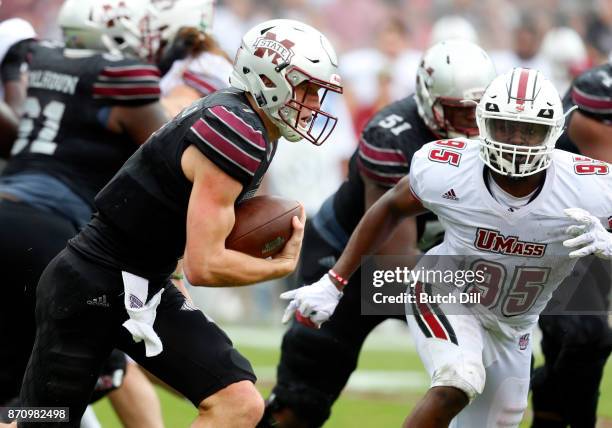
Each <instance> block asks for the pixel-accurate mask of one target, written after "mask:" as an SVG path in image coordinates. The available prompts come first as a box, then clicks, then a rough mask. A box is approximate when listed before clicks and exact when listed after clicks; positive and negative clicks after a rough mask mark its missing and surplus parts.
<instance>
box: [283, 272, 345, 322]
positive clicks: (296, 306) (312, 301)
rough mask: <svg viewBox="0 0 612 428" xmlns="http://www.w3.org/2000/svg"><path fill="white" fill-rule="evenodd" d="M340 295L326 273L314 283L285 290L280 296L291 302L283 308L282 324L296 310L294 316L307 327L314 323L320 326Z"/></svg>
mask: <svg viewBox="0 0 612 428" xmlns="http://www.w3.org/2000/svg"><path fill="white" fill-rule="evenodd" d="M341 297H342V292H341V291H339V290H338V288H336V286H335V285H334V283H333V282H332V281H331V279H330V277H329V275H328V274H325V275H323V277H322V278H321V279H320V280H318V281H317V282H315V283H314V284H311V285H305V286H303V287H300V288H296V289H294V290H290V291H286V292H284V293H283V294H281V295H280V298H281V299H285V300H291V302H289V305H288V306H287V309H285V314H284V315H283V324H285V323H286V322H288V321H289V320H290V319H291V318H292V317H293V314H294V313H295V311H296V310H297V313H296V318H297V320H298V321H299V322H301V323H302V324H304V325H308V326H309V327H313V325H312V324H314V327H316V328H320V327H321V324H323V323H324V322H325V321H327V320H328V319H329V317H331V316H332V314H333V313H334V310H335V309H336V306H337V305H338V302H339V301H340V298H341ZM304 318H305V319H304ZM309 320H310V321H311V323H309V322H308V321H309Z"/></svg>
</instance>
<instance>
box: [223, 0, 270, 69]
mask: <svg viewBox="0 0 612 428" xmlns="http://www.w3.org/2000/svg"><path fill="white" fill-rule="evenodd" d="M265 3H266V2H262V1H261V0H256V1H253V0H224V1H223V3H221V4H219V6H218V7H217V8H216V9H215V20H214V23H213V29H212V33H213V34H214V35H215V37H216V39H217V41H218V42H219V45H220V46H221V48H222V49H223V50H224V51H225V52H227V54H228V55H229V56H230V57H231V58H232V59H233V58H234V55H235V54H236V51H237V50H238V48H239V47H240V40H241V39H242V35H243V34H244V33H246V32H247V30H248V29H249V28H251V27H252V26H253V25H255V24H257V23H258V22H262V21H265V20H266V19H270V17H271V13H270V11H269V9H268V8H267V5H266V4H265Z"/></svg>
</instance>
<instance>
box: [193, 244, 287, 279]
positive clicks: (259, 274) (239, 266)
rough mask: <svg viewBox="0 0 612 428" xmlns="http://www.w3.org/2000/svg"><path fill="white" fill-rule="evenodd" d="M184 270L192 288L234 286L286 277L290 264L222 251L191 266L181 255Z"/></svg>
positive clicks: (284, 261)
mask: <svg viewBox="0 0 612 428" xmlns="http://www.w3.org/2000/svg"><path fill="white" fill-rule="evenodd" d="M184 269H185V274H186V275H187V279H188V280H189V282H190V283H191V284H192V285H197V286H203V287H237V286H241V285H249V284H254V283H257V282H261V281H268V280H271V279H275V278H281V277H283V276H286V275H288V274H290V273H291V272H292V271H293V269H294V265H293V264H292V263H291V262H289V261H287V260H283V259H272V260H266V259H260V258H257V257H251V256H249V255H247V254H244V253H240V252H238V251H233V250H228V249H225V250H223V251H221V252H219V253H218V254H216V255H215V256H214V257H210V259H209V260H207V261H205V262H199V263H198V264H197V265H195V266H194V263H191V261H190V260H189V258H188V255H185V260H184Z"/></svg>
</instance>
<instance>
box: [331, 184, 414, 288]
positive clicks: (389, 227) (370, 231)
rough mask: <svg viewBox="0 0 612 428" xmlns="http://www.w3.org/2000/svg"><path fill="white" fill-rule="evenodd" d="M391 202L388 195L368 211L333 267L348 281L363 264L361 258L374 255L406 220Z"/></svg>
mask: <svg viewBox="0 0 612 428" xmlns="http://www.w3.org/2000/svg"><path fill="white" fill-rule="evenodd" d="M391 202H392V201H391V200H390V195H389V194H386V195H385V196H383V197H382V198H380V199H379V200H378V201H377V202H376V203H375V204H374V205H372V207H371V208H370V209H369V210H368V211H366V213H365V215H364V216H363V218H362V219H361V221H360V222H359V224H358V225H357V227H356V228H355V231H354V232H353V234H352V235H351V238H350V239H349V242H348V244H347V246H346V248H345V249H344V251H343V252H342V255H341V256H340V258H339V259H338V262H337V263H336V264H335V266H334V267H333V270H334V271H335V272H336V273H338V274H339V275H340V276H341V277H343V278H347V279H348V278H349V277H350V276H351V275H352V274H353V273H354V272H355V271H356V270H357V268H358V267H359V265H360V264H361V257H362V256H364V255H367V254H372V253H374V252H375V251H376V250H377V249H378V247H379V246H380V245H381V244H382V243H384V242H385V241H386V240H387V239H388V238H389V237H390V236H391V233H392V232H393V230H394V229H395V226H397V224H399V222H400V221H401V220H402V219H403V218H404V215H403V214H402V213H401V212H399V211H397V210H394V209H392V203H391Z"/></svg>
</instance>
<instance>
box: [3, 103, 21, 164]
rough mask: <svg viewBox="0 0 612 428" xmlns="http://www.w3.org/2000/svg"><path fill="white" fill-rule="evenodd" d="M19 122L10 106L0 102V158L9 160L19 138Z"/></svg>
mask: <svg viewBox="0 0 612 428" xmlns="http://www.w3.org/2000/svg"><path fill="white" fill-rule="evenodd" d="M18 124H19V121H18V120H17V117H16V116H15V114H14V113H13V111H12V110H11V109H10V107H9V106H8V105H6V104H5V103H4V102H1V101H0V130H1V132H0V157H4V158H7V157H8V155H9V153H10V152H11V146H12V145H13V142H14V141H15V138H16V137H17V126H18Z"/></svg>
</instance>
